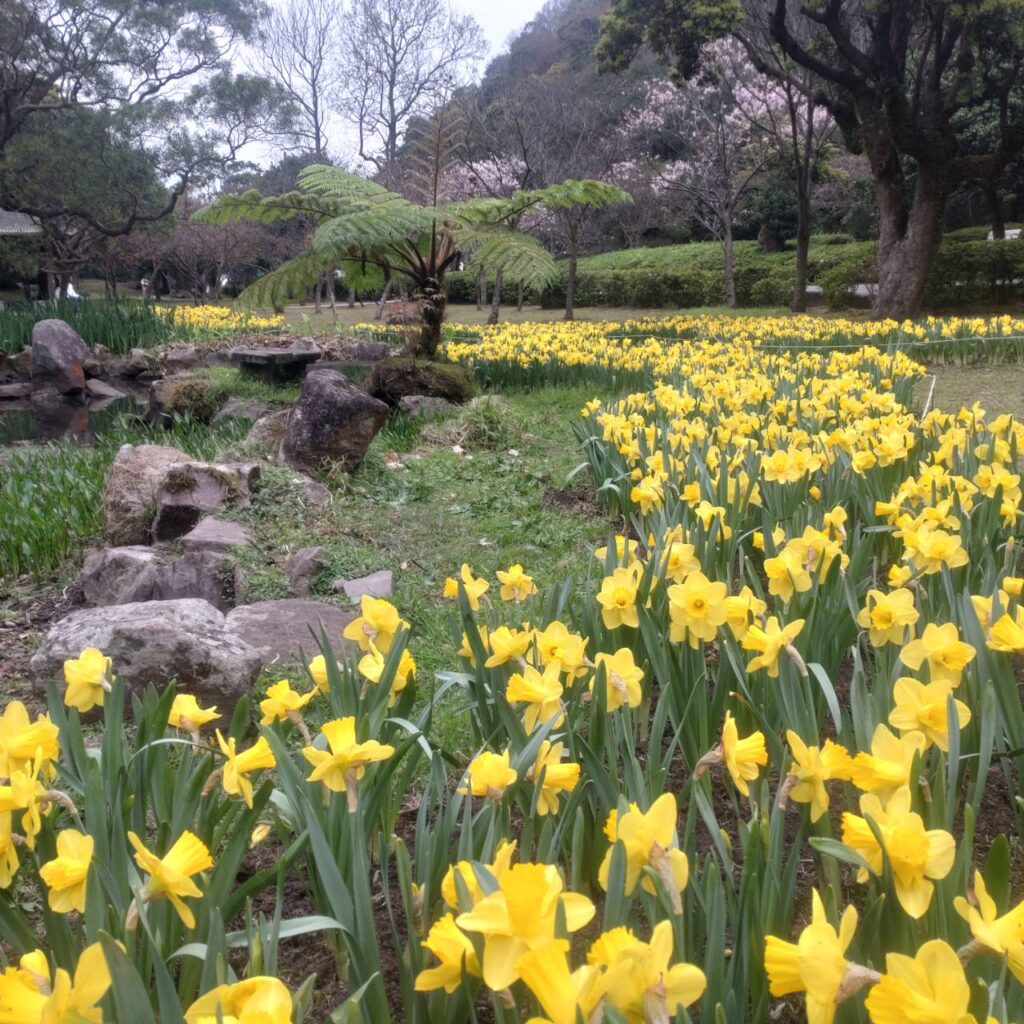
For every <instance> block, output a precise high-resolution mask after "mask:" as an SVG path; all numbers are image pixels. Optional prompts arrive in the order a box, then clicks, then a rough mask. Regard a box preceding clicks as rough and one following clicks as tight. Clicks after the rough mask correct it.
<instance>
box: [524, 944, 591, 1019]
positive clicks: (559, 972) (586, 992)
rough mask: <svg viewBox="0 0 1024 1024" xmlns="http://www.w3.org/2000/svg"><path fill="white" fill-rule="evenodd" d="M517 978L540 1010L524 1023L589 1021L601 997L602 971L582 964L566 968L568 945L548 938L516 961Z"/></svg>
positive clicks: (567, 965) (567, 963)
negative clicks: (540, 1013) (539, 1013)
mask: <svg viewBox="0 0 1024 1024" xmlns="http://www.w3.org/2000/svg"><path fill="white" fill-rule="evenodd" d="M518 969H519V976H520V977H521V978H522V980H523V983H524V984H525V985H526V987H527V988H528V989H529V990H530V991H531V992H532V993H533V995H534V998H535V999H536V1000H537V1002H538V1003H540V1005H541V1007H542V1008H543V1010H544V1014H545V1016H544V1017H543V1018H540V1017H533V1018H531V1019H530V1021H528V1022H527V1024H541V1022H542V1021H543V1022H544V1024H577V1021H578V1020H579V1019H580V1016H582V1018H583V1020H585V1021H587V1020H592V1019H593V1015H594V1013H595V1012H596V1011H597V1008H598V1006H599V1004H600V1002H601V997H602V996H603V995H604V979H603V976H602V972H601V971H599V970H598V969H597V968H595V967H591V966H588V965H585V966H583V967H579V968H577V969H576V970H575V971H570V969H569V943H568V942H567V941H566V940H565V939H552V940H551V942H548V943H545V944H544V945H542V946H538V947H537V948H536V949H531V950H529V951H528V952H526V953H524V954H523V955H522V956H521V957H520V958H519V964H518Z"/></svg>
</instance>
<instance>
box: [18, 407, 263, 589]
mask: <svg viewBox="0 0 1024 1024" xmlns="http://www.w3.org/2000/svg"><path fill="white" fill-rule="evenodd" d="M244 432H245V428H244V426H243V425H241V424H239V423H238V422H237V421H228V422H227V423H224V424H218V425H217V426H205V425H203V424H201V423H198V422H197V421H195V420H192V419H189V418H179V419H176V420H175V421H174V423H173V424H172V426H170V427H169V428H167V429H166V430H164V429H161V428H159V427H153V426H149V425H146V424H144V423H143V422H142V421H141V420H139V419H138V418H137V417H134V416H132V417H124V418H122V419H121V420H120V421H119V422H118V423H117V424H116V425H115V426H114V427H113V428H112V429H111V430H110V431H109V432H107V433H105V434H104V435H103V436H102V437H101V438H100V440H99V441H98V442H97V443H96V445H95V446H93V447H87V446H85V445H82V444H80V443H78V442H77V441H72V440H66V441H61V442H58V443H55V444H48V445H45V446H42V447H38V448H21V449H17V450H12V451H10V452H8V453H6V454H4V453H2V452H0V579H2V578H4V577H10V576H20V575H22V574H23V573H31V574H32V575H34V576H36V577H39V576H42V575H43V574H45V573H48V572H52V571H53V570H55V569H58V568H59V567H60V566H61V565H62V564H63V563H64V562H65V561H66V560H67V559H68V558H69V557H70V556H72V555H74V554H75V553H77V552H79V551H81V550H82V549H83V548H84V547H85V546H86V545H87V544H88V543H89V542H90V541H92V540H93V539H94V538H96V537H97V536H99V534H100V532H101V531H102V529H103V488H104V485H105V483H106V479H107V472H108V470H109V469H110V464H111V463H112V462H113V461H114V457H115V456H116V455H117V451H118V449H119V448H120V447H121V445H123V444H146V443H159V444H167V445H173V446H174V447H175V448H180V449H181V450H182V451H184V452H187V453H188V454H189V455H192V456H194V457H195V458H201V459H212V458H214V457H215V456H216V454H217V452H218V451H219V450H220V449H221V448H223V447H224V446H225V445H228V444H231V443H232V442H234V441H237V440H240V439H241V437H242V435H243V434H244Z"/></svg>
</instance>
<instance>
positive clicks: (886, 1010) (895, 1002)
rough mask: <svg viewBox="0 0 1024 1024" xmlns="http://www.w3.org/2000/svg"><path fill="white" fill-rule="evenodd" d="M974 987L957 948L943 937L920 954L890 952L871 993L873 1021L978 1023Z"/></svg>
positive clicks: (893, 1023)
mask: <svg viewBox="0 0 1024 1024" xmlns="http://www.w3.org/2000/svg"><path fill="white" fill-rule="evenodd" d="M970 999H971V989H970V986H969V985H968V983H967V977H966V976H965V974H964V968H963V965H962V964H961V963H960V959H959V957H958V956H957V955H956V951H955V950H954V949H953V948H952V947H951V946H949V945H947V944H946V943H945V942H943V941H942V940H941V939H935V940H933V941H932V942H926V943H925V944H924V945H923V946H922V947H921V948H920V949H919V950H918V951H917V955H916V956H913V957H910V956H904V955H903V954H902V953H887V954H886V957H885V973H884V974H883V975H882V977H881V980H880V981H879V982H878V984H877V985H875V986H874V988H872V989H871V991H870V992H869V993H868V997H867V999H866V1000H865V1004H864V1005H865V1006H866V1007H867V1011H868V1013H869V1014H870V1016H871V1020H872V1022H873V1024H975V1021H974V1017H973V1016H971V1015H970V1014H968V1012H967V1007H968V1004H969V1003H970Z"/></svg>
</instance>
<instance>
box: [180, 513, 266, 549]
mask: <svg viewBox="0 0 1024 1024" xmlns="http://www.w3.org/2000/svg"><path fill="white" fill-rule="evenodd" d="M251 543H252V534H251V533H250V532H249V531H248V530H247V529H246V528H245V527H244V526H242V524H241V523H232V522H227V521H225V520H223V519H215V518H214V517H213V516H206V517H205V518H204V519H200V520H199V523H198V524H197V525H196V527H195V529H193V530H190V531H189V532H188V533H186V534H185V536H184V537H182V538H181V546H182V547H183V548H184V549H185V550H186V551H230V550H231V549H232V548H238V547H243V546H244V545H246V544H251Z"/></svg>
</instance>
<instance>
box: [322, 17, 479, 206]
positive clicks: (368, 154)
mask: <svg viewBox="0 0 1024 1024" xmlns="http://www.w3.org/2000/svg"><path fill="white" fill-rule="evenodd" d="M347 26H348V31H347V39H346V43H345V51H346V52H345V62H344V67H345V73H344V84H343V87H342V89H341V91H340V96H339V106H340V108H341V109H342V112H343V113H344V114H345V116H346V117H348V118H349V120H350V121H352V123H353V124H354V125H355V126H356V129H357V131H358V139H359V155H360V157H362V159H363V160H365V161H367V162H368V163H369V164H371V165H372V166H373V167H374V168H375V169H376V172H377V178H378V180H379V181H380V182H381V184H383V185H385V186H386V187H388V188H395V187H396V186H397V184H398V183H397V182H395V181H393V180H392V178H393V177H394V176H395V175H394V170H395V162H396V158H397V156H398V151H399V146H400V144H401V137H402V131H403V129H404V127H405V125H406V124H407V122H408V121H409V119H410V118H411V117H413V116H414V115H417V114H422V113H425V112H426V111H428V110H429V109H430V108H431V107H433V106H435V105H436V104H437V103H438V102H439V101H440V100H441V99H442V97H443V96H445V95H446V94H447V93H449V92H450V91H451V89H452V88H453V87H454V86H456V85H458V84H460V83H461V82H462V81H463V80H464V79H465V78H467V77H468V76H469V75H470V74H471V72H472V70H473V68H474V67H475V65H476V64H477V62H478V61H479V60H480V59H481V58H482V57H483V55H484V52H485V49H486V47H485V43H484V38H483V34H482V32H481V30H480V26H479V25H478V24H477V23H476V21H474V19H473V18H471V17H469V16H468V15H463V14H459V13H458V12H456V11H454V10H452V9H451V8H450V7H447V6H445V5H444V4H439V3H438V2H437V0H354V3H353V6H352V10H351V12H350V13H349V16H348V19H347Z"/></svg>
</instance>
